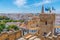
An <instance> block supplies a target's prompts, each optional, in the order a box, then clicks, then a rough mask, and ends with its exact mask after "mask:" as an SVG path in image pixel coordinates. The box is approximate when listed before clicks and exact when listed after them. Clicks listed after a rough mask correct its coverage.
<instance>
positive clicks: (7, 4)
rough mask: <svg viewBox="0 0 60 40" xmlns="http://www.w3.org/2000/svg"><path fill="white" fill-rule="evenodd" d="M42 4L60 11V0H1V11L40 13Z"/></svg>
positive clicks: (57, 11)
mask: <svg viewBox="0 0 60 40" xmlns="http://www.w3.org/2000/svg"><path fill="white" fill-rule="evenodd" d="M42 5H44V7H54V8H55V9H56V10H55V11H54V12H56V13H60V0H0V13H40V12H41V7H42Z"/></svg>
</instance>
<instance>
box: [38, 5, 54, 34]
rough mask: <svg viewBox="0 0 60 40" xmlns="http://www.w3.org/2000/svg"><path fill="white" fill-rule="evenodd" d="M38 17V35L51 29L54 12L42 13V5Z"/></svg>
mask: <svg viewBox="0 0 60 40" xmlns="http://www.w3.org/2000/svg"><path fill="white" fill-rule="evenodd" d="M39 17H40V28H41V29H40V33H39V34H40V35H43V34H44V32H45V33H49V32H51V31H52V29H53V23H54V21H55V14H49V13H47V14H45V13H44V6H43V5H42V12H41V14H40V15H39Z"/></svg>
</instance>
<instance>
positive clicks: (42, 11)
mask: <svg viewBox="0 0 60 40" xmlns="http://www.w3.org/2000/svg"><path fill="white" fill-rule="evenodd" d="M41 13H42V14H43V13H44V5H42V10H41Z"/></svg>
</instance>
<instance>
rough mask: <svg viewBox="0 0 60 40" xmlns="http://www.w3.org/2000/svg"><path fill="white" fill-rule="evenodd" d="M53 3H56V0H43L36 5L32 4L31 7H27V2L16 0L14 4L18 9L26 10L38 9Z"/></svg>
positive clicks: (25, 0)
mask: <svg viewBox="0 0 60 40" xmlns="http://www.w3.org/2000/svg"><path fill="white" fill-rule="evenodd" d="M53 2H56V0H42V1H40V2H38V3H34V4H31V5H25V4H27V0H15V1H14V4H15V5H16V6H18V7H21V6H22V7H24V8H31V7H38V6H40V5H43V4H49V3H53Z"/></svg>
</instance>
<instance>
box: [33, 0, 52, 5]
mask: <svg viewBox="0 0 60 40" xmlns="http://www.w3.org/2000/svg"><path fill="white" fill-rule="evenodd" d="M51 2H52V0H44V1H42V2H39V3H35V4H33V5H34V6H40V5H43V4H49V3H51Z"/></svg>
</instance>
